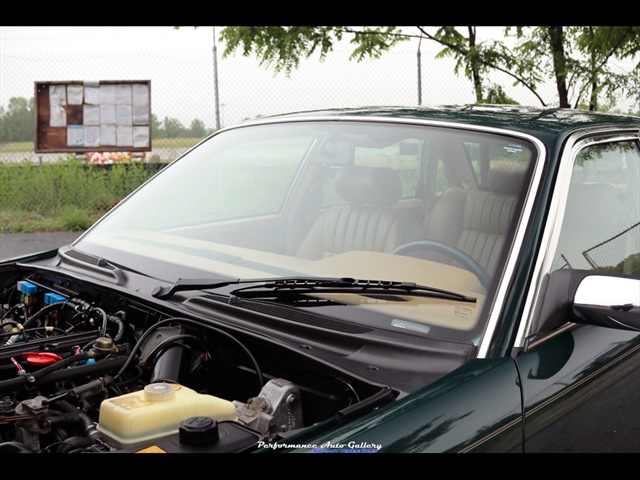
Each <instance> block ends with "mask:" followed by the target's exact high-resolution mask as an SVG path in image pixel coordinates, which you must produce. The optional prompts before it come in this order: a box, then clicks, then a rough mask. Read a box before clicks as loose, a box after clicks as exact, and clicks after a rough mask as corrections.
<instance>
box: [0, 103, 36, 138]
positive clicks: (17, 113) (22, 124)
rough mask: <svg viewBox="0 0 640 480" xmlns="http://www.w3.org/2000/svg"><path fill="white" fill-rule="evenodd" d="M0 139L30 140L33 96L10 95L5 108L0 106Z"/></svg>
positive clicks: (32, 132) (32, 128)
mask: <svg viewBox="0 0 640 480" xmlns="http://www.w3.org/2000/svg"><path fill="white" fill-rule="evenodd" d="M0 126H1V128H0V140H1V141H3V142H32V141H33V139H34V130H35V116H34V100H33V97H31V98H30V99H26V98H23V97H12V98H10V99H9V103H8V105H7V109H6V110H5V109H4V108H0Z"/></svg>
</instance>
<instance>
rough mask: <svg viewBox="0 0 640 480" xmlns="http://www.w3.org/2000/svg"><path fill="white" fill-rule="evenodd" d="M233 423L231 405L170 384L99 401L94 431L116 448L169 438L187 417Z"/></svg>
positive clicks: (156, 384) (157, 384) (232, 407)
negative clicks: (96, 423)
mask: <svg viewBox="0 0 640 480" xmlns="http://www.w3.org/2000/svg"><path fill="white" fill-rule="evenodd" d="M200 416H204V417H211V418H213V419H215V420H218V421H222V420H236V409H235V406H234V404H233V403H232V402H229V401H227V400H224V399H221V398H218V397H214V396H212V395H205V394H201V393H197V392H195V391H194V390H191V389H190V388H187V387H184V386H182V385H177V384H171V383H151V384H149V385H147V386H146V387H145V388H144V390H140V391H137V392H132V393H127V394H125V395H121V396H119V397H116V398H110V399H107V400H103V402H102V403H101V404H100V416H99V420H98V426H97V429H98V431H99V432H100V433H101V434H102V435H104V436H105V437H107V438H106V440H107V441H108V440H111V441H112V443H114V444H115V445H117V446H126V445H133V444H136V443H138V442H144V441H149V440H153V439H155V438H159V437H164V436H167V435H172V434H174V433H177V432H178V429H179V426H180V422H182V421H183V420H186V419H187V418H190V417H200Z"/></svg>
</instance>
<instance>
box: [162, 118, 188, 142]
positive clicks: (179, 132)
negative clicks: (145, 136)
mask: <svg viewBox="0 0 640 480" xmlns="http://www.w3.org/2000/svg"><path fill="white" fill-rule="evenodd" d="M163 130H164V138H181V137H184V134H185V128H184V125H182V123H181V122H180V120H178V119H177V118H172V117H164V121H163Z"/></svg>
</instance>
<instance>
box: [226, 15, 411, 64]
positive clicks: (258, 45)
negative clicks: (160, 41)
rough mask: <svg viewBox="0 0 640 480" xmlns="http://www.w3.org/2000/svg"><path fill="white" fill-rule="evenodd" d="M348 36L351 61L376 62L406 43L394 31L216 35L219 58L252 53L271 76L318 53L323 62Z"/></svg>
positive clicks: (229, 31) (278, 30)
mask: <svg viewBox="0 0 640 480" xmlns="http://www.w3.org/2000/svg"><path fill="white" fill-rule="evenodd" d="M346 35H351V36H352V37H351V44H352V45H353V46H354V50H353V53H352V54H351V57H350V58H351V59H352V60H357V61H360V60H363V59H364V58H365V57H370V58H379V57H380V56H381V55H382V54H383V53H384V52H386V51H388V50H389V49H390V48H391V47H393V46H394V45H397V44H398V42H402V41H406V40H408V39H409V37H407V36H406V35H403V34H402V33H401V31H400V29H398V28H397V27H361V28H359V29H354V28H351V27H342V26H339V27H305V26H293V27H281V26H267V27H225V28H224V29H222V31H221V32H220V41H224V42H225V45H226V46H225V50H224V52H223V56H228V55H230V54H232V53H233V52H235V51H236V50H241V51H242V54H243V55H245V56H249V55H251V54H252V53H255V54H256V56H257V57H258V58H259V59H260V63H261V65H266V66H268V67H273V68H274V70H275V72H276V73H277V72H281V71H284V72H285V73H287V74H290V73H291V71H292V70H293V69H295V68H298V66H299V65H300V61H301V60H302V59H304V58H309V57H311V56H312V55H314V54H315V53H319V55H320V60H321V61H322V60H324V59H325V58H326V56H327V54H328V53H329V52H331V51H332V50H333V47H334V45H335V43H336V42H340V41H341V40H342V38H343V37H344V36H346Z"/></svg>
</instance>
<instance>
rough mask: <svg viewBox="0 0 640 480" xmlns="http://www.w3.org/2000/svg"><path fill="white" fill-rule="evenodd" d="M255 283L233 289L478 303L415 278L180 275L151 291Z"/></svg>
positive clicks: (246, 293) (251, 293)
mask: <svg viewBox="0 0 640 480" xmlns="http://www.w3.org/2000/svg"><path fill="white" fill-rule="evenodd" d="M243 283H256V284H257V285H251V286H248V287H242V288H238V289H235V290H233V291H232V292H231V294H232V295H235V296H236V297H244V298H258V297H273V296H287V295H303V294H323V293H352V294H358V295H411V296H415V297H432V298H433V297H436V298H445V299H452V300H459V301H463V302H470V303H475V302H476V298H475V297H470V296H468V295H464V294H461V293H457V292H452V291H449V290H442V289H439V288H433V287H426V286H424V285H418V284H416V283H413V282H393V281H386V280H358V279H354V278H347V277H343V278H321V277H320V278H319V277H286V278H275V279H274V278H254V279H246V280H241V279H235V280H233V279H229V280H221V281H218V282H212V281H211V280H210V279H209V280H206V279H181V278H180V279H178V280H177V281H176V283H175V284H174V285H173V286H171V287H156V289H155V290H154V291H153V293H152V295H153V296H154V297H156V298H160V299H166V298H169V297H171V296H172V295H173V294H174V293H176V292H178V291H185V290H208V289H215V288H220V287H225V286H227V285H236V284H237V285H239V284H243Z"/></svg>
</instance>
